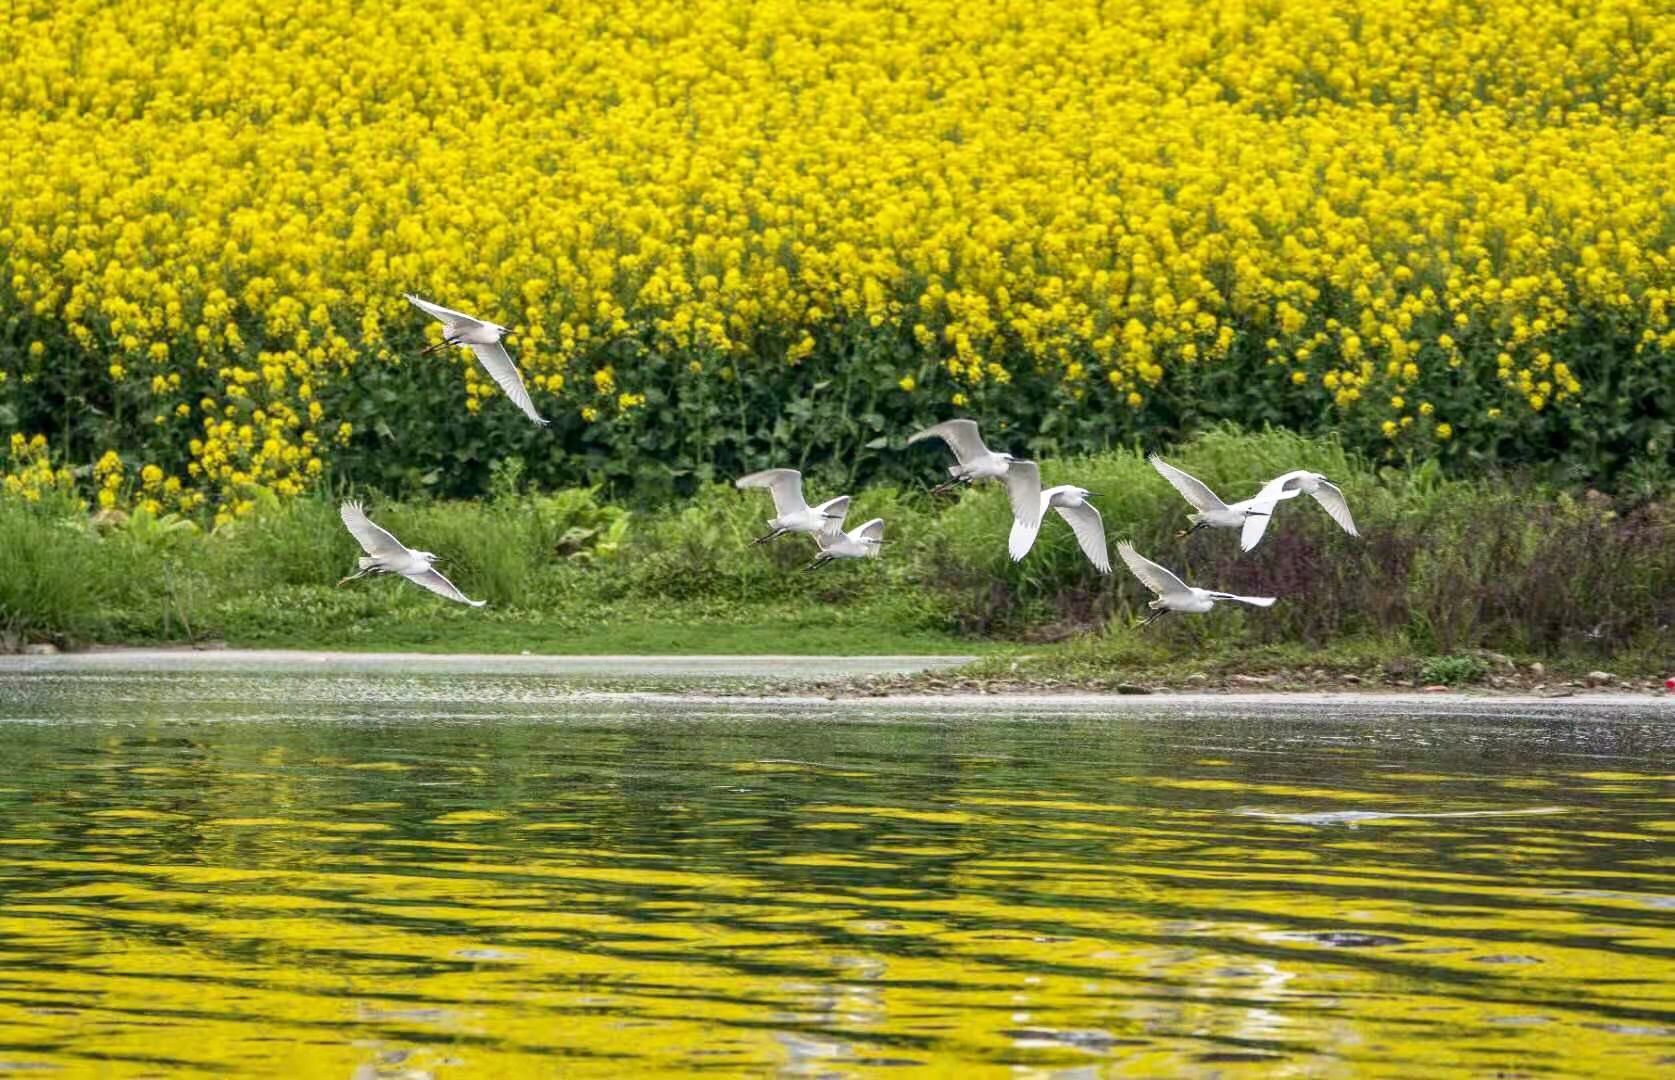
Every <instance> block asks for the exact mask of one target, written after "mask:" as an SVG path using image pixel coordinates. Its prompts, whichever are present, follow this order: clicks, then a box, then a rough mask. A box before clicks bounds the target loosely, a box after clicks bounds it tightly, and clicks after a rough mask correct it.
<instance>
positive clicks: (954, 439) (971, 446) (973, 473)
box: [907, 419, 1023, 495]
mask: <svg viewBox="0 0 1675 1080" xmlns="http://www.w3.org/2000/svg"><path fill="white" fill-rule="evenodd" d="M930 438H937V439H941V440H942V441H943V442H945V443H947V444H948V449H950V450H952V451H953V452H954V458H955V460H956V461H958V462H959V464H958V465H950V466H948V475H949V476H952V477H953V479H952V480H950V481H948V482H947V483H946V484H938V485H937V486H936V487H934V488H932V489H931V494H932V495H937V494H940V493H941V492H944V491H947V490H948V489H949V488H953V487H958V486H959V485H961V484H969V483H971V482H972V481H974V480H984V479H991V478H992V479H997V480H1004V479H1005V478H1006V470H1007V469H1008V468H1009V467H1010V466H1011V465H1012V463H1013V462H1016V461H1021V460H1023V459H1022V458H1015V457H1013V456H1012V455H1011V454H1002V453H1000V452H998V451H995V450H990V449H989V448H988V447H987V446H984V445H983V439H982V437H981V436H979V435H978V434H977V421H975V420H963V419H962V420H944V421H943V422H942V423H940V424H933V425H932V426H930V427H928V428H926V429H925V430H923V431H915V432H914V433H913V434H911V435H909V436H908V437H907V445H909V446H912V445H913V444H914V443H916V442H919V441H920V440H922V439H930Z"/></svg>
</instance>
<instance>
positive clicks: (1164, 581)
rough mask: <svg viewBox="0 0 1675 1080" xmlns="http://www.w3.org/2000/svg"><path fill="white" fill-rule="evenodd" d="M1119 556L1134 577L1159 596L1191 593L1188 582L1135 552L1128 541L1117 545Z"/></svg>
mask: <svg viewBox="0 0 1675 1080" xmlns="http://www.w3.org/2000/svg"><path fill="white" fill-rule="evenodd" d="M1117 554H1118V555H1121V556H1122V561H1123V562H1125V563H1127V564H1128V569H1129V570H1130V571H1132V572H1133V574H1134V576H1135V577H1137V578H1139V579H1140V584H1142V585H1144V586H1145V587H1146V588H1148V589H1150V590H1151V591H1152V592H1154V593H1156V594H1157V595H1158V596H1176V595H1179V594H1181V593H1185V592H1190V591H1191V590H1189V589H1188V588H1187V586H1186V582H1184V581H1182V580H1181V579H1180V578H1178V577H1176V576H1175V575H1174V574H1171V573H1170V572H1169V571H1167V570H1165V569H1164V568H1163V567H1161V566H1159V565H1157V564H1156V563H1154V562H1152V561H1151V560H1150V559H1148V558H1146V557H1145V556H1144V555H1142V554H1140V553H1139V552H1138V551H1135V550H1134V545H1133V544H1131V543H1129V542H1128V541H1127V540H1124V541H1123V542H1122V543H1120V544H1118V545H1117Z"/></svg>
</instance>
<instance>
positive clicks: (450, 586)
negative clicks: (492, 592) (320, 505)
mask: <svg viewBox="0 0 1675 1080" xmlns="http://www.w3.org/2000/svg"><path fill="white" fill-rule="evenodd" d="M337 512H338V514H339V515H340V516H341V517H342V518H343V524H344V525H345V526H346V527H347V528H348V529H349V533H350V535H352V536H353V537H354V538H355V539H356V540H358V541H360V545H361V549H362V550H364V551H365V552H366V554H365V555H363V556H361V558H360V561H359V566H360V569H359V570H357V571H355V572H354V573H353V574H350V575H349V576H348V577H346V578H344V579H343V580H342V581H339V582H338V584H339V585H343V584H344V583H345V582H350V581H354V580H355V579H356V578H362V577H366V576H367V575H368V574H400V575H401V576H402V577H404V578H406V579H407V580H408V581H411V582H413V584H415V585H422V586H424V587H425V588H427V589H429V590H430V591H431V592H433V593H436V594H437V595H438V596H446V597H447V598H448V599H449V600H457V601H459V602H460V603H462V604H470V605H471V606H472V607H482V606H483V604H484V603H486V601H483V600H472V599H470V598H469V597H467V596H466V595H465V594H464V593H462V592H460V591H459V590H458V589H457V588H455V587H454V583H453V582H451V581H449V580H448V579H447V578H445V577H443V576H442V575H441V574H439V573H437V571H436V569H435V568H434V567H432V566H431V563H433V562H435V561H436V555H435V554H434V553H432V552H429V551H413V550H410V549H409V548H407V547H405V546H404V545H403V544H402V542H401V541H400V540H397V539H396V538H395V537H394V536H391V535H390V534H389V532H388V531H386V530H384V529H381V528H379V527H378V526H377V525H374V524H373V523H372V520H371V519H370V518H368V517H367V516H366V510H365V509H364V508H362V506H361V504H360V503H358V502H354V501H349V502H345V503H344V504H343V505H342V506H340V507H338V511H337Z"/></svg>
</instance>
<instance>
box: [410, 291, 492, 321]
mask: <svg viewBox="0 0 1675 1080" xmlns="http://www.w3.org/2000/svg"><path fill="white" fill-rule="evenodd" d="M401 295H403V296H405V297H406V298H407V302H408V303H410V304H412V305H413V306H414V307H416V308H418V309H419V310H420V311H422V312H424V313H425V314H426V315H429V316H430V317H431V318H433V319H436V320H438V321H439V322H443V323H446V324H448V325H450V326H452V325H453V324H455V323H467V324H475V325H477V326H483V325H486V324H485V323H484V322H483V320H481V319H479V318H477V317H476V316H474V315H467V314H466V313H465V312H463V311H455V310H454V309H453V308H445V307H443V306H442V305H441V304H433V303H431V302H430V301H429V300H422V299H420V298H419V297H417V296H414V295H413V294H412V293H402V294H401Z"/></svg>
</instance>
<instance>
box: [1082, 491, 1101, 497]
mask: <svg viewBox="0 0 1675 1080" xmlns="http://www.w3.org/2000/svg"><path fill="white" fill-rule="evenodd" d="M1104 497H1105V493H1104V492H1102V491H1090V492H1087V493H1086V494H1084V495H1083V496H1082V498H1084V499H1103V498H1104Z"/></svg>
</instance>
